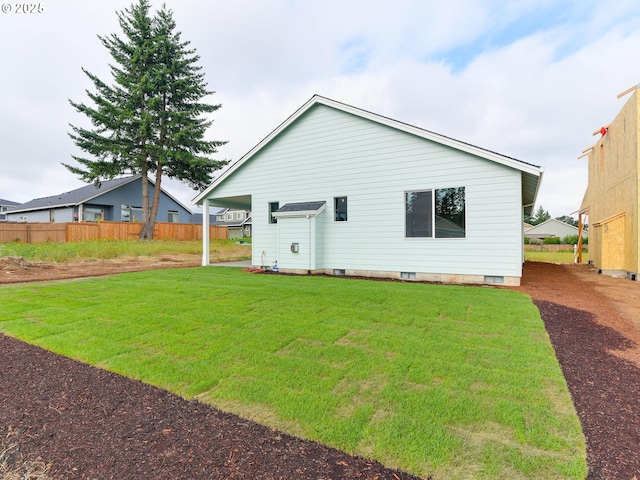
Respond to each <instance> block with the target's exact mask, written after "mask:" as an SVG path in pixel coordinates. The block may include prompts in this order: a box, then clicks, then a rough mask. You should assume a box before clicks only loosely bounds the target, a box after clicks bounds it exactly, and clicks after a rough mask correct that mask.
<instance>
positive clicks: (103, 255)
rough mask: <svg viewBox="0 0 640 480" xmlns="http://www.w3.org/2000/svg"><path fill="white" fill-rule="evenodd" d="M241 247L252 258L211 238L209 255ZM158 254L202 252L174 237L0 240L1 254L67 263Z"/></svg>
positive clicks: (196, 244)
mask: <svg viewBox="0 0 640 480" xmlns="http://www.w3.org/2000/svg"><path fill="white" fill-rule="evenodd" d="M238 250H244V252H243V253H244V255H241V256H243V257H244V258H250V257H251V250H250V248H248V247H246V246H238V245H237V244H236V240H211V243H210V252H211V254H212V256H220V257H223V258H224V256H225V254H229V257H230V258H236V257H237V255H236V253H237V251H238ZM161 254H186V255H201V254H202V242H201V241H175V240H153V241H137V240H125V241H121V240H90V241H86V242H62V243H51V242H45V243H19V242H11V243H0V258H1V257H8V256H12V257H22V258H24V259H26V260H29V261H39V262H52V263H66V262H72V261H79V260H109V259H114V258H122V257H145V256H146V257H149V256H154V255H161Z"/></svg>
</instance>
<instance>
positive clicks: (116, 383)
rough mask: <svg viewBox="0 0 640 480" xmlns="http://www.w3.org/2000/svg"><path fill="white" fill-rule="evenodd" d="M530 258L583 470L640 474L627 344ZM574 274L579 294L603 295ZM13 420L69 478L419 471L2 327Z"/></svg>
mask: <svg viewBox="0 0 640 480" xmlns="http://www.w3.org/2000/svg"><path fill="white" fill-rule="evenodd" d="M536 268H540V269H541V270H540V271H538V272H537V273H536V272H532V273H533V274H534V275H532V276H530V278H532V277H533V278H535V275H538V276H540V277H543V278H544V280H543V282H542V283H541V282H540V281H539V279H536V280H535V282H530V283H529V285H527V284H526V282H525V284H524V286H523V288H522V289H521V290H522V291H524V292H526V293H529V294H530V295H532V297H533V298H534V301H535V302H536V305H537V306H538V308H539V309H540V312H541V315H542V318H543V319H544V321H545V325H546V327H547V331H548V332H549V336H550V338H551V341H552V344H553V346H554V348H555V351H556V355H557V357H558V360H559V362H560V365H561V367H562V369H563V372H564V375H565V378H566V379H567V383H568V385H569V390H570V392H571V394H572V396H573V400H574V404H575V405H576V410H577V411H578V414H579V416H580V420H581V422H582V425H583V430H584V432H585V436H586V438H587V458H588V462H589V475H588V477H587V478H588V479H589V480H599V479H624V480H632V479H633V477H634V476H637V477H638V478H640V423H639V419H640V409H639V407H638V402H639V400H640V369H639V368H638V366H637V365H636V364H634V363H632V362H630V361H627V360H623V359H621V358H620V357H619V356H616V355H614V354H612V351H621V350H624V349H625V348H632V347H634V345H633V344H631V343H630V341H629V340H627V339H626V338H625V337H623V336H622V335H620V334H619V333H618V332H617V331H616V330H614V329H612V328H609V327H606V326H603V325H602V324H601V323H598V322H597V321H596V318H595V316H594V315H593V314H592V313H589V312H588V311H586V310H582V309H576V308H571V307H570V306H565V305H560V303H561V301H560V300H559V299H556V297H555V296H554V295H556V294H557V292H558V289H559V284H558V283H554V281H552V280H551V278H552V277H550V276H549V275H551V274H554V275H555V277H553V278H556V282H564V283H565V285H566V282H567V277H566V272H564V273H563V272H562V271H561V269H558V268H555V267H553V268H552V267H536ZM549 268H551V270H548V269H549ZM543 270H544V271H543ZM545 272H546V273H545ZM543 273H544V275H542V274H543ZM574 280H575V282H574ZM569 282H573V284H572V288H573V292H574V294H575V295H578V293H580V294H582V295H583V298H588V299H589V300H590V301H591V302H595V303H598V302H602V301H603V299H602V298H599V297H598V295H597V293H596V292H594V291H592V290H589V289H588V288H587V286H585V285H581V284H579V283H580V282H578V280H577V279H572V278H570V279H569ZM545 292H546V293H545ZM565 297H567V296H566V295H565ZM558 298H559V297H558ZM550 299H551V300H552V301H550ZM606 311H610V310H606ZM611 311H612V310H611ZM599 315H600V314H599ZM3 428H5V431H3V430H2V429H3ZM9 428H10V429H11V431H13V432H15V431H18V432H19V436H18V437H19V441H20V445H19V447H20V449H21V452H22V453H23V454H25V455H26V456H27V457H29V458H32V459H36V458H40V459H41V460H43V461H45V462H47V463H49V464H51V465H52V470H51V473H52V474H55V475H58V476H60V477H62V478H68V479H95V480H98V479H125V478H126V479H138V478H140V479H149V478H153V479H172V480H173V479H314V480H321V479H327V480H328V479H332V480H333V479H392V480H400V479H402V480H405V479H416V478H417V477H414V476H411V475H409V474H407V473H404V472H399V471H394V470H390V469H387V468H385V467H384V466H383V465H381V464H379V463H378V462H374V461H370V460H366V459H363V458H360V457H354V456H350V455H347V454H345V453H343V452H340V451H338V450H334V449H331V448H328V447H325V446H323V445H320V444H318V443H315V442H310V441H306V440H301V439H298V438H295V437H292V436H289V435H286V434H283V433H281V432H278V431H274V430H272V429H269V428H267V427H264V426H261V425H258V424H256V423H253V422H250V421H247V420H244V419H242V418H239V417H237V416H234V415H230V414H227V413H224V412H220V411H219V410H216V409H214V408H212V407H209V406H207V405H204V404H201V403H199V402H196V401H187V400H184V399H182V398H180V397H177V396H175V395H173V394H170V393H168V392H165V391H163V390H160V389H157V388H154V387H151V386H149V385H145V384H143V383H140V382H137V381H133V380H129V379H126V378H124V377H121V376H119V375H115V374H112V373H109V372H105V371H103V370H100V369H97V368H94V367H90V366H87V365H84V364H82V363H79V362H75V361H73V360H69V359H67V358H63V357H60V356H58V355H55V354H53V353H50V352H47V351H45V350H42V349H40V348H37V347H34V346H31V345H28V344H25V343H23V342H20V341H17V340H15V339H12V338H9V337H6V336H3V335H0V436H1V435H4V434H5V433H6V430H8V429H9Z"/></svg>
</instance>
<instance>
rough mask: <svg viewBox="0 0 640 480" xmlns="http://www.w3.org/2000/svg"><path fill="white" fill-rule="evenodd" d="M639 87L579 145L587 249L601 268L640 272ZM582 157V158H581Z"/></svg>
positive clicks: (630, 273)
mask: <svg viewBox="0 0 640 480" xmlns="http://www.w3.org/2000/svg"><path fill="white" fill-rule="evenodd" d="M638 87H640V85H638V86H636V87H633V88H631V89H629V90H627V91H625V92H622V93H621V94H620V95H618V98H621V97H623V96H625V95H628V94H629V93H631V97H630V98H629V99H628V100H627V102H626V103H625V105H624V107H622V110H620V112H619V113H618V115H617V116H616V117H615V119H614V120H613V121H612V122H611V123H610V124H608V125H604V126H602V127H601V128H599V129H598V130H596V131H595V132H594V136H596V135H599V136H600V138H599V139H598V141H597V142H596V143H595V144H594V145H593V146H591V147H589V148H587V149H585V150H584V151H583V155H581V157H588V159H589V183H588V186H587V191H586V193H585V195H584V199H583V201H582V205H581V209H580V216H579V218H580V225H581V226H582V225H583V218H584V217H585V216H586V215H588V217H589V255H590V260H591V262H592V263H593V264H594V265H595V266H596V268H598V270H599V271H601V272H602V273H606V274H611V275H620V274H626V275H627V276H628V277H629V278H631V279H633V280H636V279H637V278H638V273H639V272H640V221H639V218H638V217H639V210H640V208H639V207H640V205H639V204H640V200H639V199H640V130H639V129H640V119H639V116H640V96H639V94H638ZM581 157H580V158H581Z"/></svg>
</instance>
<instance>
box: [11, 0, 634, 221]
mask: <svg viewBox="0 0 640 480" xmlns="http://www.w3.org/2000/svg"><path fill="white" fill-rule="evenodd" d="M0 3H1V5H0V7H1V11H0V49H1V52H2V57H1V62H2V63H1V64H0V65H1V70H0V98H1V100H2V102H1V107H0V198H2V199H6V200H12V201H15V202H26V201H28V200H31V199H33V198H38V197H44V196H49V195H55V194H59V193H62V192H66V191H69V190H73V189H75V188H79V187H81V186H83V185H84V183H83V182H82V181H80V180H79V179H78V178H77V177H76V176H74V175H73V174H72V173H71V172H69V171H68V170H67V169H66V168H65V167H64V166H63V165H62V163H73V159H72V158H71V156H72V155H74V154H75V155H78V154H82V152H80V151H79V150H78V149H77V147H76V146H75V145H74V144H73V142H72V140H71V139H70V138H69V136H68V133H69V132H70V130H71V128H70V126H69V125H70V124H72V125H83V122H86V118H85V117H84V116H83V115H81V114H79V113H77V112H76V111H75V110H74V109H73V107H72V106H71V105H70V104H69V100H73V101H74V102H85V103H87V102H89V99H88V97H87V94H86V89H89V90H91V91H92V90H93V88H92V85H91V83H90V81H89V80H88V78H87V77H86V75H85V74H84V73H83V72H82V69H83V68H84V69H86V70H88V71H90V72H92V73H93V74H96V75H97V76H98V77H99V78H101V79H102V80H104V81H105V82H107V83H112V78H111V74H110V70H109V63H110V62H111V61H112V59H111V57H110V55H109V52H108V51H107V50H106V48H105V47H104V46H103V45H102V44H101V43H100V40H99V38H98V36H99V35H100V36H105V35H109V34H112V33H115V34H117V35H122V31H121V29H120V27H119V25H118V21H117V15H116V12H117V11H122V10H123V9H125V8H127V7H129V6H130V5H131V1H130V0H126V1H125V0H111V1H110V2H95V1H91V2H89V1H86V0H55V1H53V0H52V1H46V2H40V3H29V4H27V5H35V6H38V7H39V8H37V9H34V12H33V13H31V12H27V13H25V12H24V11H19V10H23V9H21V8H20V7H21V6H23V5H25V4H23V3H10V2H6V3H2V2H0ZM161 3H162V2H161V1H156V0H152V5H153V10H154V11H155V10H157V8H159V7H160V6H161ZM164 3H165V4H166V6H167V7H168V8H169V9H171V10H172V11H173V16H174V20H175V21H176V24H177V30H179V31H180V32H182V39H183V40H188V41H190V42H191V45H190V46H191V47H192V48H194V49H195V50H196V52H197V54H198V55H199V56H200V62H199V65H201V66H202V71H203V73H204V75H205V80H206V82H207V84H208V88H209V89H210V90H213V91H215V93H214V94H213V95H211V96H210V97H207V98H206V101H207V102H208V103H212V104H221V105H222V106H221V108H220V109H219V110H218V111H216V112H215V113H213V114H211V117H210V118H211V119H212V120H213V124H212V126H211V127H210V129H209V130H208V132H207V135H206V138H207V139H209V140H226V141H228V143H227V144H226V145H224V146H222V147H220V149H219V151H218V153H217V154H216V155H215V156H214V158H215V159H219V160H225V159H226V160H230V161H236V160H238V159H239V158H241V157H242V156H243V155H244V154H245V153H247V152H248V151H249V150H251V148H252V147H254V146H255V145H256V144H257V143H258V142H260V140H262V139H263V138H264V137H265V136H267V135H268V134H269V133H270V132H271V131H272V130H274V129H275V128H276V127H277V126H278V125H280V123H282V122H283V121H284V120H286V119H287V117H289V115H291V114H292V113H293V112H294V111H295V110H296V109H298V108H299V107H300V106H302V105H303V104H304V103H305V102H306V101H307V100H309V99H310V98H311V97H312V96H313V95H314V94H319V95H322V96H325V97H329V98H331V99H333V100H337V101H340V102H343V103H347V104H349V105H352V106H355V107H358V108H362V109H365V110H369V111H371V112H374V113H377V114H380V115H383V116H386V117H391V118H393V119H395V120H399V121H401V122H405V123H409V124H412V125H415V126H417V127H421V128H424V129H427V130H430V131H433V132H436V133H439V134H442V135H445V136H448V137H453V138H455V139H457V140H461V141H463V142H467V143H471V144H474V145H477V146H479V147H482V148H486V149H488V150H492V151H495V152H498V153H501V154H503V155H507V156H509V157H513V158H516V159H518V160H522V161H524V162H527V163H532V164H535V165H540V166H543V167H544V169H545V172H544V176H543V180H542V184H541V188H540V191H539V194H538V199H537V203H536V208H537V207H539V206H542V207H543V208H544V209H546V210H548V211H549V213H550V214H551V215H552V216H553V217H558V216H561V215H568V214H571V213H572V212H575V211H576V210H578V209H579V208H580V203H581V201H582V197H583V195H584V191H585V188H586V184H587V162H586V158H583V159H582V160H578V159H577V157H578V156H580V155H581V153H582V150H583V149H585V148H587V147H589V146H591V145H593V144H594V143H595V141H596V140H597V138H598V137H597V136H596V137H594V136H593V132H594V131H596V130H599V129H600V127H601V126H603V125H606V124H608V123H610V122H611V120H613V118H614V117H615V115H616V114H617V113H618V112H619V111H620V109H621V108H622V106H623V105H624V102H625V101H626V100H627V99H628V98H629V96H630V95H628V96H626V97H623V98H621V99H617V98H616V97H617V95H618V94H619V93H621V92H623V91H625V90H627V89H628V88H630V87H633V86H634V85H637V84H638V83H639V82H640V61H639V55H638V54H639V53H640V29H638V28H637V26H638V25H640V3H639V2H637V0H619V1H616V2H602V1H595V0H576V1H571V0H510V1H508V2H503V1H498V0H448V1H447V2H442V1H434V0H388V1H387V0H323V1H322V2H320V1H309V0H234V1H228V0H225V1H220V0H180V1H178V0H166V1H165V2H164ZM38 10H39V11H38ZM163 187H164V188H165V189H166V190H167V191H168V192H169V193H170V194H172V195H173V196H174V197H176V198H177V199H178V200H180V201H181V202H182V203H184V204H185V205H187V206H188V207H189V208H191V209H192V210H193V211H194V212H197V211H199V209H198V208H196V207H194V206H193V205H192V204H191V200H192V199H193V198H194V197H195V196H196V195H197V192H195V191H193V190H191V189H190V188H189V187H188V186H187V185H185V184H182V183H179V182H177V181H166V182H165V181H164V180H163Z"/></svg>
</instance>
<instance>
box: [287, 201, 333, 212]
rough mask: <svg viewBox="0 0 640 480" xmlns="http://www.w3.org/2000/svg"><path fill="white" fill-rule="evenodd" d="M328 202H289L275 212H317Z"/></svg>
mask: <svg viewBox="0 0 640 480" xmlns="http://www.w3.org/2000/svg"><path fill="white" fill-rule="evenodd" d="M326 203H327V202H301V203H287V204H286V205H283V206H281V207H280V208H279V209H278V210H276V211H275V212H274V213H284V212H315V211H317V210H320V208H322V207H323V206H324V205H325V204H326Z"/></svg>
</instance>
